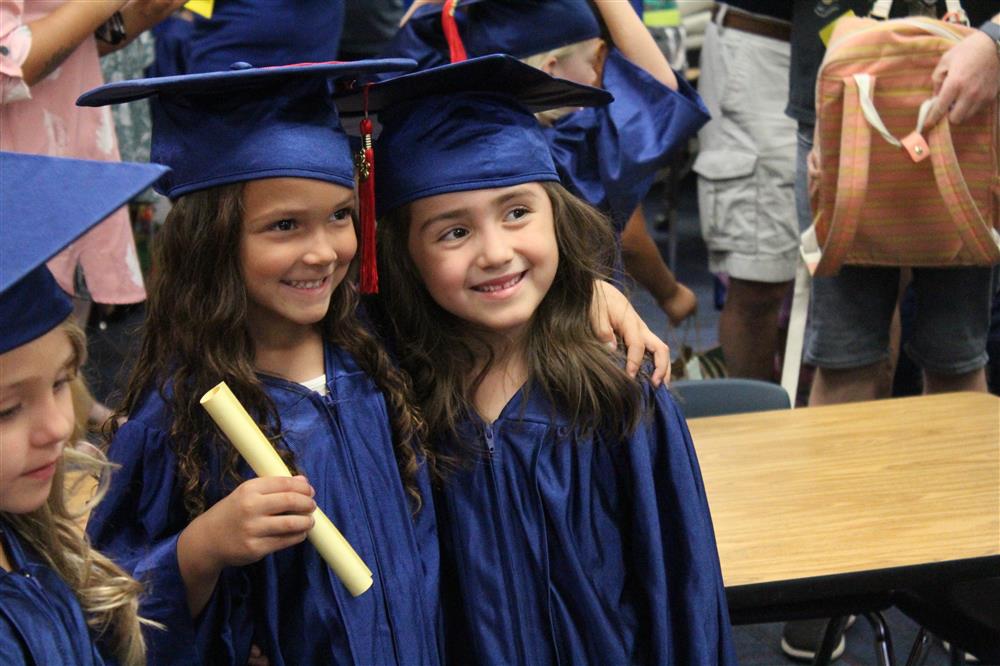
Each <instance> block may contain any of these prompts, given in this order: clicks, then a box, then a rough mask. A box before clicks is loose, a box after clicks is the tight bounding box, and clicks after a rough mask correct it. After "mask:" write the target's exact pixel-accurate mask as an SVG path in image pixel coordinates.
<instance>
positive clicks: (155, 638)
mask: <svg viewBox="0 0 1000 666" xmlns="http://www.w3.org/2000/svg"><path fill="white" fill-rule="evenodd" d="M108 457H109V458H110V459H111V461H112V462H114V463H115V464H116V465H118V466H119V468H118V469H116V470H115V471H114V473H113V476H112V479H111V484H110V488H109V491H108V493H107V495H106V496H105V498H104V499H103V500H102V501H101V503H100V504H99V505H98V506H97V507H96V508H95V510H94V512H93V514H92V515H91V517H90V520H89V521H88V524H87V532H88V534H89V536H90V539H91V542H92V543H93V545H94V547H96V548H97V549H99V550H101V551H102V552H104V553H105V554H106V555H108V556H109V557H111V558H113V559H114V560H115V561H116V562H117V563H118V564H119V565H120V566H121V567H122V568H124V569H125V570H126V571H127V572H129V573H130V574H131V575H132V576H133V577H134V578H136V579H137V580H139V581H140V582H141V583H143V586H144V588H145V589H144V592H143V596H142V597H141V598H140V604H139V613H140V615H141V616H143V617H145V618H147V619H149V620H154V621H156V622H159V623H160V624H162V625H163V626H164V628H163V629H156V628H148V629H147V630H146V632H145V637H146V642H147V646H148V652H149V663H151V664H207V663H211V664H240V666H242V665H243V664H246V661H247V657H248V655H249V650H250V643H251V641H252V636H253V624H252V618H251V612H250V609H249V603H248V599H249V592H250V590H249V580H248V577H247V575H246V573H245V571H244V570H243V569H241V568H227V569H225V570H224V571H223V573H222V575H221V576H220V577H219V581H218V583H217V584H216V587H215V591H214V593H213V595H212V597H211V599H210V600H209V603H208V604H207V606H206V607H205V609H204V610H203V611H202V613H201V615H200V616H199V617H198V618H196V619H193V618H191V615H190V613H189V611H188V606H187V595H186V591H185V587H184V582H183V579H182V578H181V574H180V569H179V567H178V563H177V539H178V536H179V535H180V533H181V531H182V530H183V529H184V527H186V525H187V523H188V521H187V516H186V513H185V512H184V509H183V502H182V499H181V495H180V490H179V489H178V488H177V485H176V469H177V460H176V457H175V455H174V453H173V451H172V449H171V447H170V445H169V437H168V435H167V433H165V432H163V431H161V430H158V429H156V428H152V427H149V426H148V425H146V424H144V423H141V422H138V421H135V420H132V421H129V422H128V423H126V424H125V425H124V426H122V428H121V429H120V430H119V431H118V433H117V434H116V435H115V438H114V440H113V441H112V443H111V447H110V450H109V451H108Z"/></svg>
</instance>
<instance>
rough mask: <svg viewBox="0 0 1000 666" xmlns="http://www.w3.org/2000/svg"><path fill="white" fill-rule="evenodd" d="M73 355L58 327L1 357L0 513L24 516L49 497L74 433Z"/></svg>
mask: <svg viewBox="0 0 1000 666" xmlns="http://www.w3.org/2000/svg"><path fill="white" fill-rule="evenodd" d="M75 357H76V355H75V354H74V351H73V347H72V345H71V343H70V341H69V337H68V335H67V334H66V331H65V330H63V329H62V327H58V326H57V327H56V328H54V329H52V330H51V331H49V332H48V333H46V334H45V335H43V336H42V337H40V338H37V339H35V340H32V341H31V342H29V343H27V344H25V345H22V346H20V347H18V348H16V349H12V350H11V351H9V352H6V353H4V354H0V511H3V512H6V513H28V512H31V511H34V510H35V509H38V508H39V507H41V506H42V505H43V504H44V503H45V500H46V499H47V498H48V496H49V491H50V490H51V489H52V477H53V475H54V474H55V472H56V465H57V463H58V461H59V459H60V458H61V456H62V451H63V447H64V446H65V445H66V441H67V440H68V439H69V436H70V434H71V433H72V432H73V399H72V396H71V393H70V388H69V382H70V380H71V379H72V378H73V376H74V375H75V374H76V361H75Z"/></svg>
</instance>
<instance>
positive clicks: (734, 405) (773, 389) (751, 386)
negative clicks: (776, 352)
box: [670, 378, 792, 419]
mask: <svg viewBox="0 0 1000 666" xmlns="http://www.w3.org/2000/svg"><path fill="white" fill-rule="evenodd" d="M670 389H671V390H672V391H673V392H674V395H676V396H677V404H678V405H679V406H680V408H681V410H682V411H683V412H684V416H685V418H689V419H693V418H697V417H699V416H722V415H724V414H741V413H744V412H764V411H767V410H770V409H788V408H789V407H791V406H792V403H791V401H790V400H789V399H788V393H787V392H786V391H785V389H783V388H781V386H779V385H778V384H772V383H770V382H762V381H758V380H756V379H736V378H724V379H692V380H686V379H682V380H678V381H676V382H673V383H671V384H670Z"/></svg>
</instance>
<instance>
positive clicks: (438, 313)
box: [378, 183, 643, 462]
mask: <svg viewBox="0 0 1000 666" xmlns="http://www.w3.org/2000/svg"><path fill="white" fill-rule="evenodd" d="M541 185H542V187H543V188H544V189H545V192H546V194H547V195H548V197H549V200H550V201H551V202H552V214H553V218H554V222H555V233H556V242H557V245H558V248H559V266H558V269H557V271H556V276H555V279H554V280H553V282H552V287H551V288H550V289H549V291H548V293H547V294H546V295H545V297H544V298H543V299H542V302H541V303H540V304H539V306H538V309H537V310H536V311H535V314H534V316H533V318H532V321H531V324H530V325H529V327H528V333H527V338H526V354H527V355H526V361H527V367H528V381H527V384H526V389H527V390H529V391H531V390H541V391H543V392H544V394H545V396H546V397H547V398H548V399H549V400H550V401H551V402H552V404H553V405H555V407H556V408H557V409H558V410H559V411H560V412H561V413H563V414H566V415H569V416H570V417H571V418H572V421H573V424H574V426H575V427H576V428H577V429H578V430H579V431H580V432H583V433H592V432H594V431H599V432H602V433H616V434H619V435H621V436H625V435H626V434H628V433H630V432H631V431H632V430H633V429H634V428H635V426H636V424H637V423H638V422H639V419H640V418H641V414H642V408H643V405H642V391H641V387H640V385H639V384H638V383H637V382H635V381H634V380H632V379H630V378H629V377H628V375H626V374H625V372H624V370H622V366H623V361H622V358H621V355H620V354H619V353H618V352H612V351H609V350H608V349H607V348H606V347H605V345H604V344H603V343H601V342H600V341H598V340H597V338H596V337H595V336H594V334H593V329H592V326H591V323H590V307H591V301H592V300H593V297H594V293H595V287H594V283H595V281H596V280H598V279H603V278H606V275H607V270H608V267H609V266H610V265H611V262H612V260H613V257H614V255H613V252H614V249H613V248H614V247H615V242H614V236H613V234H612V231H611V225H610V223H609V222H608V221H607V219H606V218H604V216H602V215H601V214H600V213H599V212H597V211H596V210H595V209H594V208H592V207H591V206H589V205H587V204H586V203H584V202H583V201H581V200H579V199H578V198H576V197H575V196H573V195H572V194H570V193H569V192H567V191H566V190H565V189H564V188H563V187H562V186H561V185H559V184H557V183H541ZM409 226H410V209H409V206H403V207H401V208H399V209H397V210H395V211H392V212H391V213H389V214H388V215H387V216H385V218H384V219H383V220H382V221H381V223H380V224H379V245H378V253H379V280H380V281H381V288H380V290H381V294H382V298H383V300H384V304H385V306H386V311H387V312H386V313H385V314H386V317H387V319H388V321H389V326H390V329H391V331H392V333H393V335H394V336H395V340H396V343H397V345H398V346H399V358H400V363H401V365H402V367H403V368H404V369H406V371H407V372H408V373H409V374H410V377H411V378H412V380H413V385H414V390H415V392H416V395H417V396H418V400H419V402H420V406H421V409H422V411H423V413H424V417H425V418H426V419H427V424H428V429H429V432H430V435H431V439H432V441H438V440H439V439H440V438H442V437H447V438H455V439H460V438H459V437H458V432H457V426H458V424H459V423H460V422H461V421H463V420H464V419H465V417H467V416H468V415H469V414H472V413H474V411H473V409H474V408H473V407H472V403H471V396H473V395H474V394H475V390H476V387H477V386H478V384H479V382H480V381H482V377H483V376H484V375H485V373H486V371H487V370H488V369H489V367H490V364H491V363H492V362H493V361H494V356H493V354H492V353H491V351H490V348H489V346H488V345H487V344H486V343H485V342H483V341H482V340H481V339H479V338H477V337H476V335H475V334H474V333H473V332H471V330H470V328H469V326H468V324H467V323H466V322H464V321H463V320H461V319H459V318H458V317H456V316H454V315H453V314H451V313H450V312H448V311H447V310H445V309H444V308H442V307H441V306H440V305H438V304H437V302H435V301H434V299H433V298H432V297H431V295H430V293H429V292H428V291H427V288H426V287H425V286H424V284H423V281H422V280H421V278H420V274H419V272H418V271H417V268H416V266H415V265H414V263H413V260H412V259H411V257H410V253H409V249H408V237H409ZM484 358H486V359H487V362H486V363H485V364H484V363H483V359H484ZM480 367H482V368H483V370H482V371H481V372H479V373H470V368H480ZM441 460H443V457H442V456H441V455H440V452H439V462H440V461H441ZM449 462H454V461H449Z"/></svg>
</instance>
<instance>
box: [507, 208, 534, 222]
mask: <svg viewBox="0 0 1000 666" xmlns="http://www.w3.org/2000/svg"><path fill="white" fill-rule="evenodd" d="M530 212H531V211H530V210H528V209H527V208H526V207H524V206H518V207H517V208H512V209H511V211H510V212H509V213H507V218H508V219H511V220H520V219H521V218H522V217H524V216H525V215H527V214H528V213H530Z"/></svg>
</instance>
